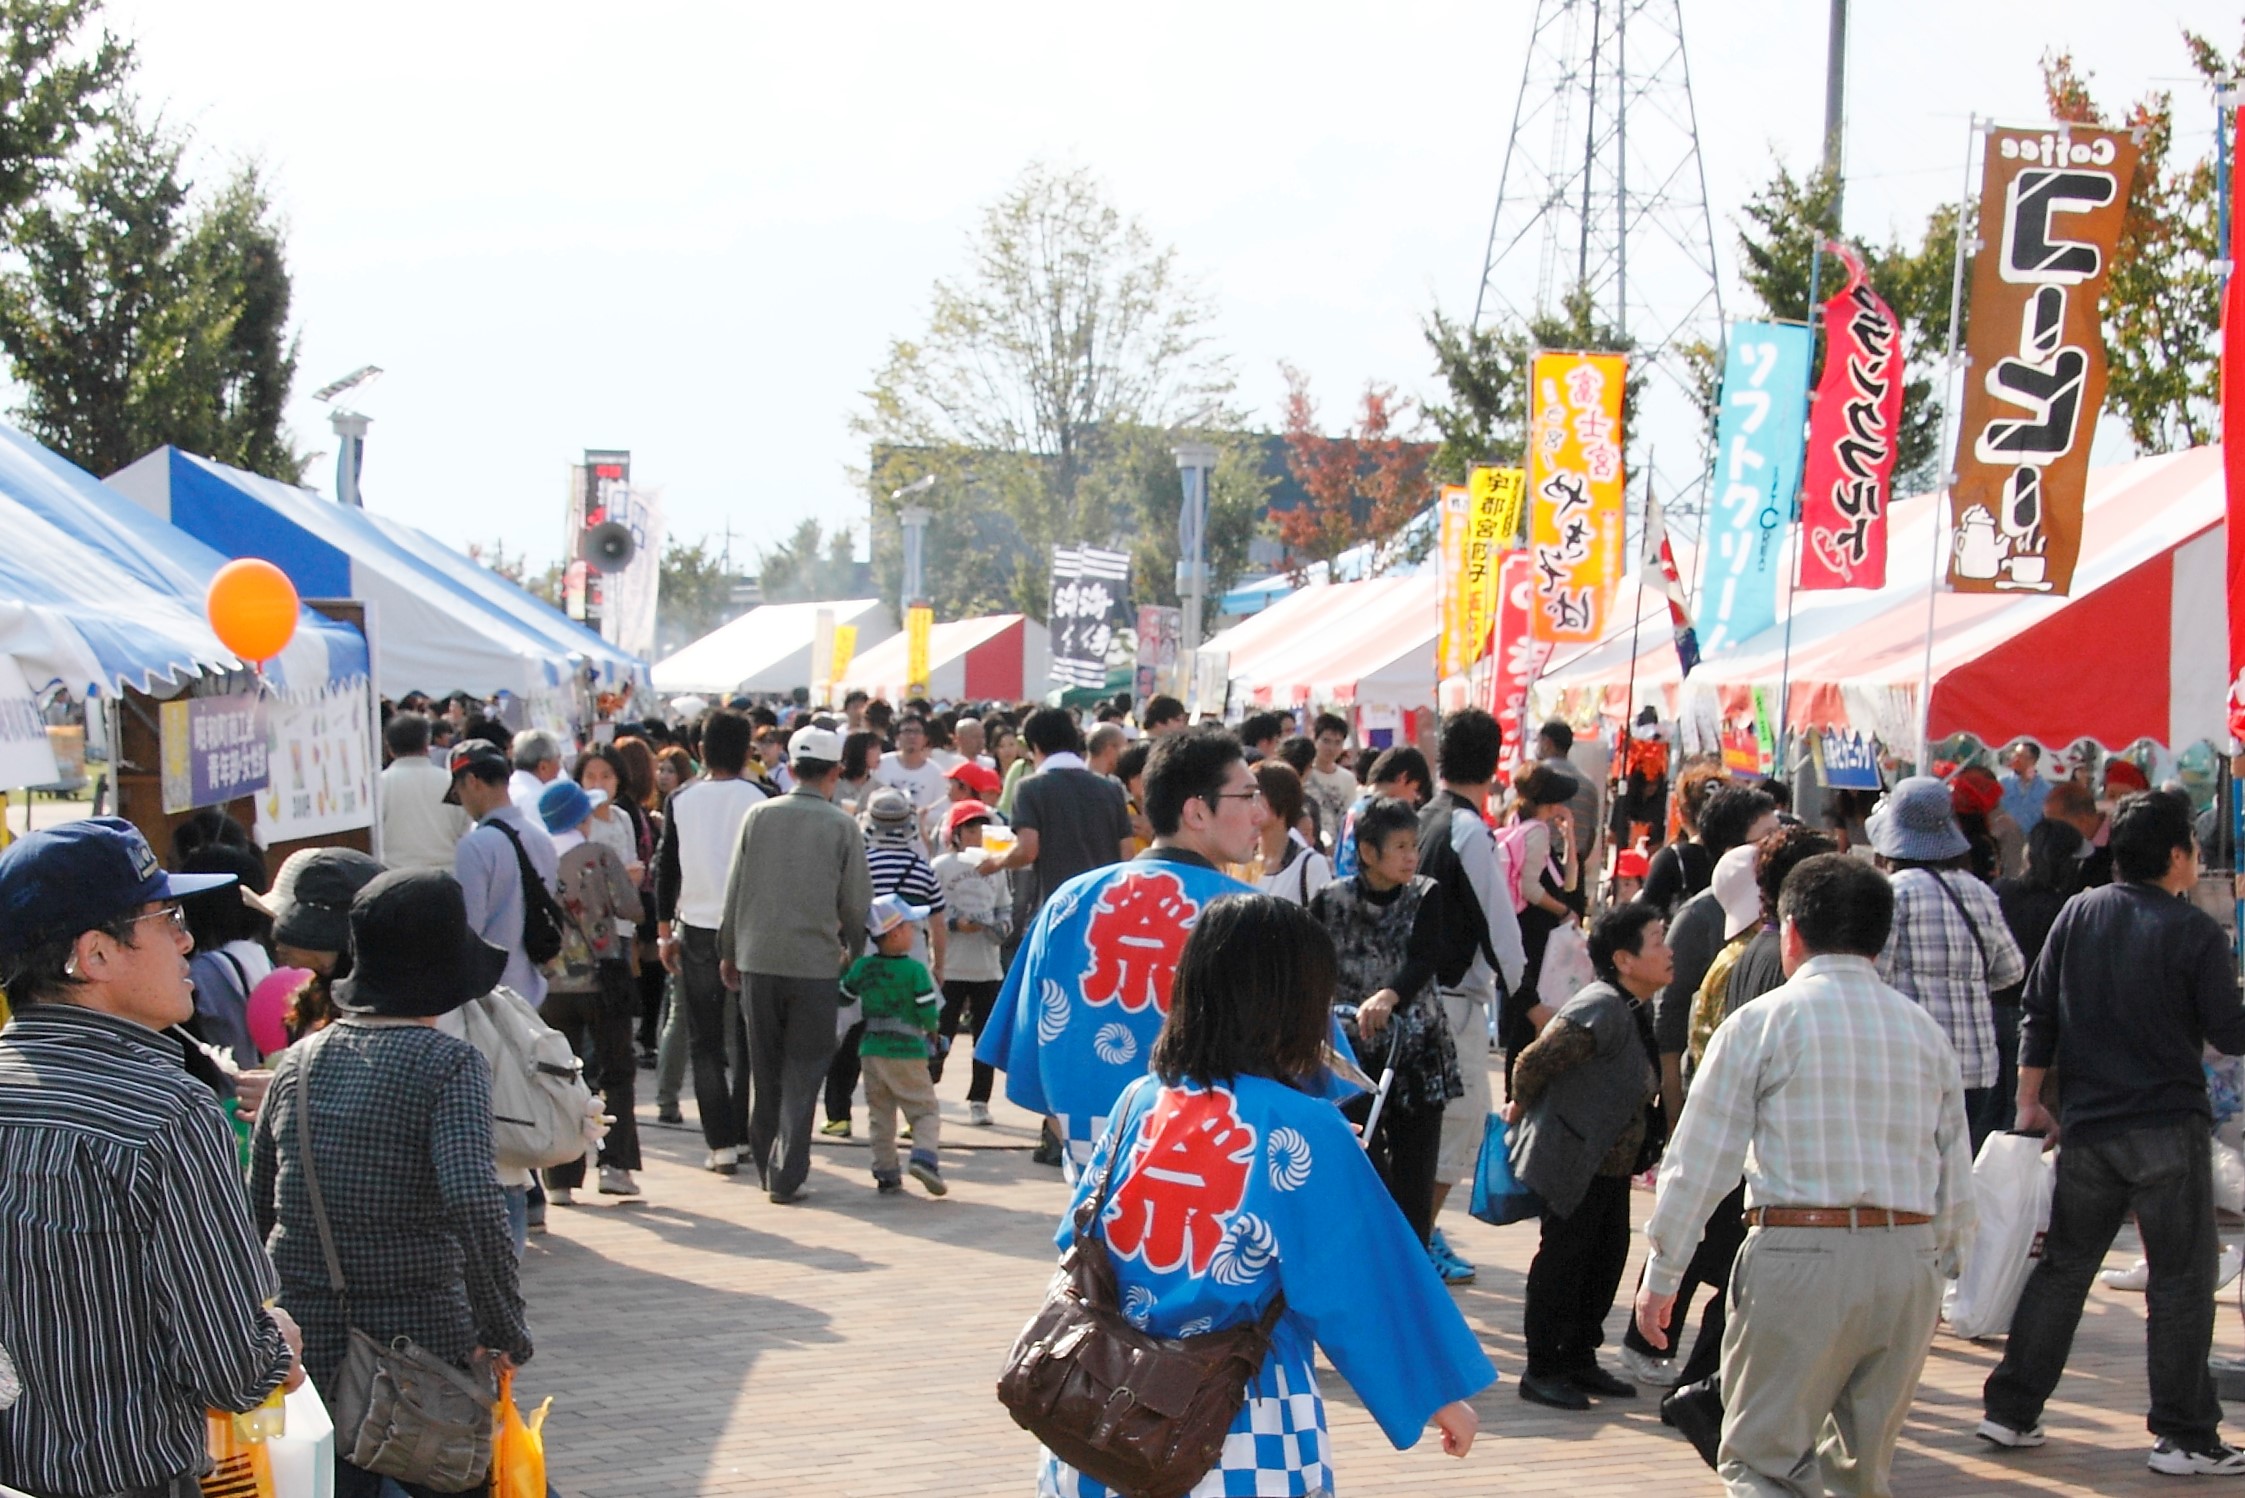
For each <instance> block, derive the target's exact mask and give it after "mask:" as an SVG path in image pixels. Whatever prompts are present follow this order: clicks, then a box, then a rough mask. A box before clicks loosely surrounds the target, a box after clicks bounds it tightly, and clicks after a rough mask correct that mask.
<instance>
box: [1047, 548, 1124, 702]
mask: <svg viewBox="0 0 2245 1498" xmlns="http://www.w3.org/2000/svg"><path fill="white" fill-rule="evenodd" d="M1129 608H1130V554H1129V553H1128V552H1122V551H1108V550H1105V549H1103V548H1101V547H1097V546H1055V547H1054V548H1053V549H1052V607H1051V609H1050V611H1049V612H1048V614H1047V616H1046V622H1047V624H1048V625H1049V627H1050V628H1051V631H1052V680H1053V684H1054V685H1055V686H1060V687H1089V688H1091V689H1093V690H1097V689H1099V688H1102V687H1104V686H1106V685H1107V652H1108V651H1109V650H1110V649H1111V648H1112V647H1113V646H1114V643H1115V635H1116V632H1117V631H1119V630H1123V629H1127V628H1128V627H1129V626H1130V623H1131V619H1130V613H1129Z"/></svg>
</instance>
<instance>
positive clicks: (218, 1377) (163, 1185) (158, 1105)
mask: <svg viewBox="0 0 2245 1498" xmlns="http://www.w3.org/2000/svg"><path fill="white" fill-rule="evenodd" d="M0 1265H5V1266H6V1272H5V1273H0V1346H5V1347H6V1348H7V1349H8V1352H9V1353H10V1355H11V1356H13V1358H14V1359H15V1363H16V1367H17V1369H18V1370H19V1371H20V1372H21V1374H22V1381H23V1390H24V1392H23V1398H22V1400H21V1401H20V1402H18V1403H17V1404H16V1405H15V1406H14V1407H13V1408H12V1409H9V1410H6V1411H4V1412H0V1483H6V1484H8V1485H9V1486H11V1487H18V1488H29V1489H32V1490H34V1491H37V1492H42V1493H55V1494H98V1493H111V1492H115V1491H117V1490H119V1489H125V1488H136V1487H152V1486H156V1485H158V1484H161V1483H164V1482H167V1481H169V1480H170V1479H172V1478H175V1477H178V1476H181V1475H183V1474H188V1473H197V1472H200V1471H202V1470H203V1467H204V1465H205V1436H204V1432H203V1418H204V1410H205V1408H206V1407H211V1408H216V1409H224V1410H236V1411H239V1410H248V1409H254V1408H255V1407H256V1406H257V1405H258V1403H259V1402H260V1401H261V1400H263V1399H264V1398H265V1396H266V1395H267V1394H269V1393H271V1392H272V1391H273V1390H274V1389H276V1388H278V1387H279V1386H280V1383H281V1380H282V1379H283V1378H285V1377H286V1376H287V1374H288V1370H289V1367H290V1364H291V1362H292V1361H293V1360H292V1358H291V1355H290V1353H289V1350H288V1346H287V1344H286V1343H285V1342H284V1341H283V1340H282V1338H281V1332H280V1328H279V1327H278V1326H277V1325H275V1324H274V1321H273V1318H272V1317H271V1316H269V1315H267V1314H266V1313H265V1310H264V1308H263V1307H264V1303H265V1302H266V1301H267V1300H270V1299H271V1298H272V1297H273V1296H274V1295H275V1294H276V1293H278V1290H279V1285H278V1283H277V1282H276V1280H275V1278H274V1275H273V1266H272V1264H271V1262H270V1261H268V1260H267V1259H266V1257H265V1250H264V1249H263V1248H262V1247H261V1246H260V1245H259V1243H258V1240H257V1233H256V1230H255V1229H254V1228H253V1227H252V1226H251V1225H250V1215H249V1205H248V1202H247V1200H246V1198H245V1197H244V1194H243V1191H242V1180H241V1174H240V1170H239V1166H238V1164H237V1161H236V1156H235V1150H234V1137H233V1131H232V1129H231V1128H230V1127H229V1126H228V1125H227V1122H226V1118H225V1116H224V1115H223V1114H221V1113H220V1112H219V1111H218V1105H217V1101H216V1099H214V1098H213V1097H212V1096H211V1093H210V1089H208V1088H207V1087H205V1086H203V1085H202V1084H201V1083H200V1082H197V1081H195V1080H194V1079H193V1078H191V1077H189V1076H188V1075H187V1073H186V1072H185V1071H184V1070H182V1069H181V1053H180V1049H179V1046H178V1045H177V1044H176V1043H175V1042H174V1041H172V1040H170V1039H169V1038H167V1037H165V1036H162V1035H159V1034H157V1033H156V1032H155V1031H153V1030H150V1029H147V1028H145V1027H143V1026H141V1025H137V1024H134V1023H133V1022H131V1021H130V1020H124V1019H118V1018H116V1017H114V1016H111V1015H107V1014H102V1013H97V1012H96V1011H94V1010H91V1009H83V1008H79V1007H77V1006H75V1005H69V1004H41V1005H36V1006H34V1007H31V1008H27V1009H22V1010H19V1011H17V1013H16V1016H15V1019H14V1022H13V1023H11V1024H10V1025H9V1026H8V1028H7V1030H6V1031H5V1032H4V1033H0Z"/></svg>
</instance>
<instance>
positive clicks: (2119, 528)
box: [1534, 447, 2228, 749]
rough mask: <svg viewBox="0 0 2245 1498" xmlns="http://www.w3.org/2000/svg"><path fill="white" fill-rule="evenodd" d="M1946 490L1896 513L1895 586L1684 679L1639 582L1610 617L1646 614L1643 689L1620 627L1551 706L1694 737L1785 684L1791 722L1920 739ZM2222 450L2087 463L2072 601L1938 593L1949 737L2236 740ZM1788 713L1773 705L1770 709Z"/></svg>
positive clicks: (1802, 621) (1839, 598) (1541, 698)
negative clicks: (2090, 466)
mask: <svg viewBox="0 0 2245 1498" xmlns="http://www.w3.org/2000/svg"><path fill="white" fill-rule="evenodd" d="M1937 500H1938V496H1936V495H1919V496H1917V497H1915V498H1912V499H1906V500H1902V501H1899V502H1898V503H1896V504H1895V505H1894V506H1893V508H1892V509H1891V511H1890V512H1889V523H1888V562H1887V580H1888V581H1887V586H1886V587H1885V588H1883V589H1881V590H1879V591H1878V592H1875V593H1867V592H1839V593H1803V594H1802V595H1800V599H1799V604H1798V607H1797V609H1796V610H1795V612H1794V616H1793V636H1792V649H1791V652H1790V659H1789V660H1788V659H1787V653H1786V650H1785V636H1784V628H1785V627H1784V624H1783V622H1782V621H1783V617H1784V611H1785V598H1784V595H1783V594H1782V593H1781V594H1780V598H1779V619H1780V623H1779V624H1778V625H1777V626H1776V627H1775V628H1773V629H1770V630H1766V631H1764V632H1763V633H1761V634H1759V635H1756V636H1755V637H1753V638H1752V639H1749V640H1746V641H1743V642H1742V643H1741V644H1740V645H1739V647H1738V648H1737V649H1735V650H1732V651H1727V652H1725V653H1724V654H1723V656H1722V657H1721V658H1719V659H1716V660H1711V661H1704V662H1702V663H1701V664H1700V666H1699V669H1697V670H1696V671H1694V672H1693V673H1692V675H1691V677H1690V679H1689V680H1688V681H1684V680H1680V679H1679V673H1678V670H1677V660H1676V652H1675V649H1674V646H1673V643H1672V641H1671V636H1670V632H1669V628H1668V622H1667V613H1666V605H1665V604H1664V603H1663V601H1662V600H1661V598H1660V597H1659V595H1658V594H1657V593H1646V594H1643V595H1641V601H1639V599H1640V595H1638V594H1637V593H1636V590H1635V589H1634V588H1633V587H1631V586H1630V585H1629V584H1625V585H1624V587H1625V592H1624V593H1623V595H1622V597H1621V599H1620V600H1619V602H1620V605H1621V607H1619V608H1617V609H1616V611H1615V613H1616V615H1617V616H1618V617H1620V618H1622V619H1624V620H1626V619H1628V618H1629V612H1628V610H1629V607H1630V605H1631V604H1632V603H1633V602H1636V603H1637V604H1638V607H1639V608H1640V609H1641V610H1642V614H1643V618H1642V624H1641V626H1640V633H1639V637H1638V645H1637V649H1636V650H1635V652H1634V655H1635V658H1636V675H1635V695H1634V698H1633V699H1632V697H1631V695H1630V685H1629V683H1630V662H1631V655H1632V651H1631V649H1630V637H1629V634H1628V632H1627V630H1626V628H1625V629H1623V630H1621V631H1618V632H1617V633H1616V634H1614V635H1613V636H1611V637H1609V638H1608V639H1607V640H1606V641H1605V642H1603V643H1601V644H1599V645H1597V646H1594V647H1591V648H1590V649H1589V650H1587V651H1585V652H1583V653H1582V654H1580V655H1578V656H1575V657H1572V658H1565V657H1562V658H1559V659H1556V660H1554V661H1552V662H1551V663H1550V664H1549V666H1547V668H1546V671H1545V674H1544V676H1543V677H1542V678H1541V680H1540V681H1539V682H1538V683H1537V686H1536V689H1535V694H1534V696H1535V703H1536V708H1537V711H1539V712H1544V713H1558V714H1560V715H1562V716H1566V717H1569V718H1571V719H1574V720H1577V721H1587V720H1588V719H1589V718H1590V717H1591V716H1592V715H1593V714H1594V713H1595V714H1597V715H1600V716H1603V717H1605V718H1607V719H1611V720H1614V721H1619V720H1620V719H1621V718H1623V717H1624V716H1625V715H1628V714H1630V713H1632V712H1633V711H1634V709H1635V708H1636V707H1637V706H1640V705H1643V704H1647V703H1650V704H1652V705H1654V706H1655V707H1657V708H1658V709H1659V710H1660V711H1661V712H1662V714H1663V715H1664V716H1668V715H1674V716H1680V717H1682V718H1684V719H1686V720H1687V722H1688V723H1689V724H1690V725H1692V727H1693V728H1694V729H1695V730H1696V732H1695V733H1694V737H1695V738H1697V739H1698V740H1699V741H1700V742H1707V741H1708V740H1710V739H1712V737H1713V732H1714V729H1715V728H1716V726H1717V725H1719V724H1720V723H1722V722H1724V721H1726V720H1727V721H1743V720H1746V719H1748V718H1749V717H1750V716H1751V713H1752V698H1753V693H1754V691H1755V690H1756V689H1757V688H1758V689H1761V690H1762V691H1764V692H1765V693H1767V694H1768V695H1769V696H1770V697H1771V698H1773V699H1774V697H1775V695H1776V693H1777V691H1778V687H1779V681H1780V677H1781V676H1782V677H1783V679H1784V682H1785V696H1786V703H1785V720H1786V722H1787V723H1788V724H1789V725H1790V726H1791V727H1792V728H1794V729H1796V730H1805V729H1814V728H1851V729H1854V730H1857V731H1860V732H1868V733H1872V734H1876V735H1877V736H1878V738H1879V739H1881V740H1882V741H1883V742H1885V743H1886V744H1888V745H1890V746H1893V747H1898V748H1901V747H1907V746H1909V745H1912V744H1914V743H1915V742H1916V739H1917V734H1918V691H1919V682H1920V678H1921V675H1922V673H1923V671H1924V667H1925V646H1926V622H1927V604H1928V595H1929V593H1930V592H1931V590H1932V588H1933V579H1932V575H1931V574H1932V568H1933V563H1934V558H1933V555H1932V547H1933V543H1934V539H1935V528H1936V525H1937V524H1938V523H1939V520H1940V517H1939V514H1938V505H1937ZM2224 515H2225V508H2224V494H2223V486H2222V472H2221V449H2220V448H2219V447H2200V448H2193V449H2190V450H2188V451H2185V452H2180V453H2169V454H2164V455H2161V456H2158V457H2150V458H2140V459H2137V460H2136V461H2134V462H2130V463H2124V464H2118V465H2115V466H2112V467H2107V468H2099V469H2095V470H2092V471H2091V473H2090V475H2089V492H2088V500H2087V504H2086V506H2085V515H2084V519H2083V525H2082V547H2081V560H2080V564H2079V566H2078V567H2077V568H2076V570H2075V573H2074V588H2073V594H2072V596H2071V597H2067V598H2046V597H2041V596H2037V595H2031V594H2019V595H1987V594H1957V593H1950V592H1947V591H1946V590H1943V591H1942V592H1940V593H1939V595H1938V596H1937V597H1935V598H1933V599H1932V603H1933V610H1934V612H1933V693H1932V713H1931V715H1930V722H1929V729H1930V733H1931V736H1932V737H1933V738H1934V739H1935V740H1940V739H1943V738H1946V737H1948V736H1949V735H1951V734H1956V733H1970V734H1972V735H1974V736H1975V737H1977V738H1979V739H1980V740H1981V741H1982V742H1985V743H1991V744H1993V743H2004V742H2008V741H2009V740H2012V739H2016V738H2029V739H2033V740H2035V741H2037V742H2039V743H2042V744H2046V745H2052V746H2058V745H2065V744H2070V743H2073V742H2075V741H2076V740H2079V739H2084V738H2087V739H2094V740H2095V741H2096V742H2097V743H2099V744H2101V745H2103V746H2104V747H2105V748H2107V749H2120V748H2124V747H2126V746H2127V745H2130V744H2133V743H2135V742H2137V741H2139V740H2141V739H2150V740H2153V741H2154V742H2156V743H2159V744H2162V745H2165V746H2167V747H2168V748H2171V749H2180V748H2183V747H2185V746H2187V745H2190V744H2193V743H2197V742H2198V741H2200V740H2202V739H2211V740H2215V741H2219V740H2220V739H2221V737H2222V735H2223V731H2224V730H2223V702H2224V698H2225V694H2226V691H2227V686H2228V673H2227V670H2226V667H2225V664H2224V662H2225V648H2226V647H2225V644H2224V641H2225V640H2226V637H2227V636H2226V629H2227V626H2226V623H2225V620H2226V613H2225V603H2224V600H2225V596H2226V595H2225V585H2224V577H2223V568H2224V556H2225V551H2224V548H2225V545H2226V542H2227V530H2226V525H2225V521H2224ZM1773 716H1774V714H1773Z"/></svg>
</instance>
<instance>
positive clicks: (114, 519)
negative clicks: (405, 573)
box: [0, 425, 368, 696]
mask: <svg viewBox="0 0 2245 1498" xmlns="http://www.w3.org/2000/svg"><path fill="white" fill-rule="evenodd" d="M0 535H5V536H6V538H7V542H6V544H5V545H4V546H0V653H5V654H8V655H12V656H14V657H15V658H16V659H17V661H18V662H19V663H20V664H21V665H22V666H23V668H24V672H25V675H26V677H27V678H28V679H29V680H30V682H31V684H32V685H33V686H35V687H38V686H45V685H50V684H53V683H56V682H60V683H62V684H63V685H65V686H67V687H69V688H70V689H71V690H72V691H74V692H79V693H82V694H85V695H89V696H90V695H93V694H95V693H102V692H112V691H115V690H116V689H118V688H119V687H122V686H133V687H139V688H141V689H143V690H149V689H153V688H156V687H158V686H161V685H164V684H168V683H172V682H177V681H182V680H184V679H186V678H188V677H191V676H196V675H199V674H201V673H202V672H204V671H209V670H216V671H231V670H239V669H242V668H243V666H244V665H245V663H244V662H242V661H240V660H238V659H237V658H236V657H235V656H234V654H233V652H232V651H230V650H228V649H227V648H226V647H225V646H224V645H222V644H220V643H219V640H218V637H217V636H216V635H215V634H214V633H212V631H211V627H210V624H209V621H208V620H207V619H206V618H205V617H204V612H203V596H204V594H205V593H206V592H207V591H208V590H209V587H210V580H211V578H212V577H213V576H214V575H216V573H217V572H218V569H219V568H221V567H223V566H225V565H226V563H227V561H228V560H229V559H228V558H227V557H224V556H222V555H220V554H219V553H217V552H215V551H213V550H211V549H210V548H209V547H207V546H205V545H203V544H202V543H201V542H199V541H196V540H195V539H194V538H193V537H191V536H188V535H185V534H183V533H181V532H180V531H178V530H176V529H174V528H173V527H171V526H169V525H166V524H165V523H163V522H162V521H160V520H157V519H155V518H153V517H152V516H150V515H148V514H147V513H146V512H144V511H142V510H140V509H138V508H136V507H135V506H134V505H132V504H131V503H129V502H128V501H127V500H125V499H124V498H123V497H122V496H121V495H118V494H116V493H114V492H112V491H111V490H109V489H107V488H105V487H103V485H102V484H101V482H100V481H99V480H98V479H96V478H94V476H93V475H92V474H89V473H87V472H86V471H85V470H84V469H82V468H79V467H77V466H76V465H74V464H72V463H70V462H68V461H66V460H65V459H63V458H61V457H58V456H57V455H55V454H54V453H51V452H49V451H48V450H47V449H46V448H44V447H41V446H40V445H39V444H38V443H37V442H34V441H33V440H32V439H31V438H30V437H28V436H26V435H24V434H23V433H22V432H19V431H17V430H16V429H15V428H13V427H9V426H5V425H0ZM367 669H368V660H367V650H366V641H365V639H364V638H363V637H362V636H361V635H360V634H359V632H358V631H357V630H355V629H353V628H351V627H350V626H349V625H347V624H340V623H337V622H335V621H334V620H331V619H327V618H324V617H322V616H321V615H319V614H315V613H313V612H312V611H310V610H309V609H307V610H304V611H303V613H302V615H301V617H300V618H299V620H298V626H297V632H296V638H295V639H294V640H293V641H292V642H290V644H289V647H288V649H287V650H285V651H283V652H282V654H281V657H280V659H279V660H277V661H274V662H271V663H269V664H268V665H267V667H266V675H267V677H268V678H269V679H271V680H272V681H273V682H274V684H275V685H276V686H278V687H280V688H282V689H284V690H286V689H290V688H297V689H301V688H305V687H318V686H322V685H328V684H339V683H342V682H347V681H351V680H355V679H357V678H360V677H364V676H365V675H366V674H367Z"/></svg>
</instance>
